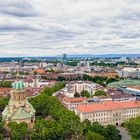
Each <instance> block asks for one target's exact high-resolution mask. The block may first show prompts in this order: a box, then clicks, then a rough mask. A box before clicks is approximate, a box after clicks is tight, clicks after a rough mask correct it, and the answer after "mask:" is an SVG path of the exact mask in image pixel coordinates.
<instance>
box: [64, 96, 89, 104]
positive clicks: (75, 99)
mask: <svg viewBox="0 0 140 140" xmlns="http://www.w3.org/2000/svg"><path fill="white" fill-rule="evenodd" d="M86 99H87V98H66V97H65V98H64V99H63V101H65V102H71V103H75V102H83V101H84V100H86Z"/></svg>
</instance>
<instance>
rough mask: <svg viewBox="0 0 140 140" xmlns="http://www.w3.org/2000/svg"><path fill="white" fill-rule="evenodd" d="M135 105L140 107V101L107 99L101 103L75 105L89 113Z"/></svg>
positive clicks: (77, 108) (81, 110)
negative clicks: (113, 100)
mask: <svg viewBox="0 0 140 140" xmlns="http://www.w3.org/2000/svg"><path fill="white" fill-rule="evenodd" d="M134 107H140V101H129V102H112V101H106V102H103V103H100V104H96V103H93V104H90V105H78V106H76V107H75V109H76V110H79V111H80V112H83V113H89V112H98V111H109V110H116V109H126V108H134Z"/></svg>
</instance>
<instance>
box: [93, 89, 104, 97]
mask: <svg viewBox="0 0 140 140" xmlns="http://www.w3.org/2000/svg"><path fill="white" fill-rule="evenodd" d="M106 94H107V93H106V92H105V91H103V90H97V91H96V92H95V94H94V96H101V95H106Z"/></svg>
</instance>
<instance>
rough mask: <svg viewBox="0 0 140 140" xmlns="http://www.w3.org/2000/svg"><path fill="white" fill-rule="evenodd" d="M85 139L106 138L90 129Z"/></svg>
mask: <svg viewBox="0 0 140 140" xmlns="http://www.w3.org/2000/svg"><path fill="white" fill-rule="evenodd" d="M85 140H104V137H103V136H102V135H100V134H98V133H95V132H92V131H88V133H87V134H86V136H85Z"/></svg>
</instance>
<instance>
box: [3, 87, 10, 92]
mask: <svg viewBox="0 0 140 140" xmlns="http://www.w3.org/2000/svg"><path fill="white" fill-rule="evenodd" d="M11 90H12V88H6V87H4V88H0V92H9V91H11Z"/></svg>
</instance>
